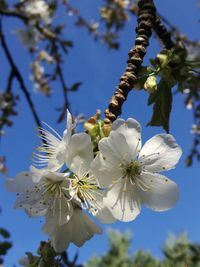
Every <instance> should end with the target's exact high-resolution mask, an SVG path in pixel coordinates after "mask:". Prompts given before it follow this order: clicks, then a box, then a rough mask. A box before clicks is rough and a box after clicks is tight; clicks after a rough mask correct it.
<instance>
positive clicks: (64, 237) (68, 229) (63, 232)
mask: <svg viewBox="0 0 200 267" xmlns="http://www.w3.org/2000/svg"><path fill="white" fill-rule="evenodd" d="M72 227H73V225H72V223H71V222H68V223H66V224H63V225H62V226H58V227H57V228H56V231H55V233H54V235H53V236H50V238H51V245H52V246H53V248H54V250H55V251H56V252H57V253H61V252H63V251H65V250H66V249H67V247H68V246H69V244H70V242H71V239H72Z"/></svg>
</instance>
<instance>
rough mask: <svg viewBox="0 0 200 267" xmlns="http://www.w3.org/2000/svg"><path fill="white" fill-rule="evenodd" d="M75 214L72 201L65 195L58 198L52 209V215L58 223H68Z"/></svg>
mask: <svg viewBox="0 0 200 267" xmlns="http://www.w3.org/2000/svg"><path fill="white" fill-rule="evenodd" d="M72 214H73V207H72V204H71V202H69V201H67V200H66V199H65V198H64V197H62V198H57V199H56V201H55V206H54V207H53V209H52V210H51V215H50V216H52V217H55V218H56V220H55V222H54V223H55V224H56V225H63V224H65V223H67V222H68V221H69V220H70V218H71V217H72Z"/></svg>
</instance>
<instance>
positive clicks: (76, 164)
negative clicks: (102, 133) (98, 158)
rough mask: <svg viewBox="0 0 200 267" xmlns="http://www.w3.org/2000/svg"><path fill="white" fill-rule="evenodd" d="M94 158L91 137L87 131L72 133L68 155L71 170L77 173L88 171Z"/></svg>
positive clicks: (68, 164) (67, 161) (67, 160)
mask: <svg viewBox="0 0 200 267" xmlns="http://www.w3.org/2000/svg"><path fill="white" fill-rule="evenodd" d="M92 159H93V147H92V142H91V137H90V136H89V135H88V134H86V133H79V134H74V135H72V137H71V139H70V142H69V146H68V153H67V155H66V164H67V166H68V167H69V168H70V170H71V171H72V172H74V173H76V174H77V175H79V174H83V173H85V172H87V171H88V169H89V165H90V163H91V161H92Z"/></svg>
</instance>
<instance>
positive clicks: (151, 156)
mask: <svg viewBox="0 0 200 267" xmlns="http://www.w3.org/2000/svg"><path fill="white" fill-rule="evenodd" d="M181 154H182V150H181V148H180V146H179V145H178V144H177V143H176V140H175V139H174V137H173V136H172V135H170V134H158V135H155V136H154V137H152V138H151V139H149V140H148V141H147V142H146V143H145V144H144V146H143V148H142V149H141V151H140V154H139V161H140V162H142V165H143V166H144V167H145V170H147V171H150V172H160V171H164V170H170V169H172V168H174V167H175V165H176V164H177V162H178V161H179V159H180V157H181Z"/></svg>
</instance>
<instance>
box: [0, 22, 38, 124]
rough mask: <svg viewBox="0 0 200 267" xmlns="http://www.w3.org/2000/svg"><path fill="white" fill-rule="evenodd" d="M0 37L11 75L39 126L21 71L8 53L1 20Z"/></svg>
mask: <svg viewBox="0 0 200 267" xmlns="http://www.w3.org/2000/svg"><path fill="white" fill-rule="evenodd" d="M0 38H1V45H2V48H3V51H4V53H5V55H6V58H7V60H8V62H9V64H10V67H11V69H12V75H14V76H15V78H16V79H17V81H18V82H19V85H20V89H21V90H22V92H23V93H24V95H25V98H26V100H27V102H28V105H29V107H30V109H31V112H32V114H33V117H34V119H35V122H36V124H37V126H39V127H41V122H40V119H39V117H38V115H37V112H36V110H35V107H34V104H33V102H32V99H31V96H30V93H29V92H28V89H27V88H26V86H25V83H24V80H23V78H22V76H21V73H20V72H19V70H18V68H17V66H16V65H15V63H14V60H13V58H12V56H11V53H10V51H9V49H8V46H7V43H6V40H5V37H4V34H3V31H2V24H1V22H0Z"/></svg>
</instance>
